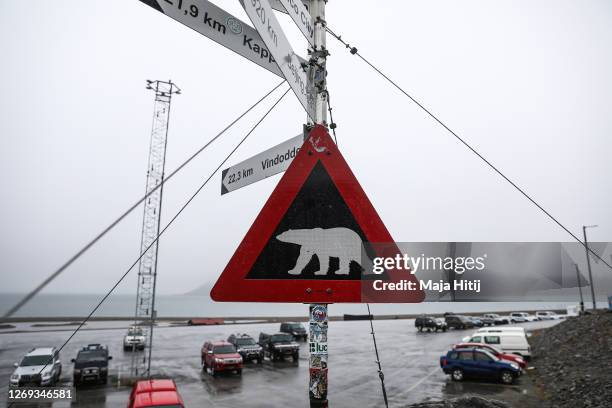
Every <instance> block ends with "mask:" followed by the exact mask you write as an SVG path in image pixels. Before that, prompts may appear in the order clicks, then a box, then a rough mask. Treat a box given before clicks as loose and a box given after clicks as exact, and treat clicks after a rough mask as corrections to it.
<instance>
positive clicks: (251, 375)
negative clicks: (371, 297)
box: [0, 320, 558, 408]
mask: <svg viewBox="0 0 612 408" xmlns="http://www.w3.org/2000/svg"><path fill="white" fill-rule="evenodd" d="M557 323H558V321H547V322H532V323H524V324H521V325H520V326H523V327H525V328H526V329H527V330H528V331H529V330H533V329H537V328H543V327H549V326H551V325H554V324H557ZM108 326H110V327H109V328H108V329H104V330H102V329H99V330H96V329H94V330H92V329H89V330H83V331H81V332H79V333H78V334H77V335H76V336H75V337H74V338H73V339H72V341H71V342H70V343H68V345H66V346H65V347H64V349H63V350H62V352H61V359H62V363H63V370H62V385H65V386H70V385H71V381H72V364H71V363H70V359H71V358H74V357H75V356H76V353H77V351H78V349H79V348H80V347H82V346H83V345H86V344H89V343H102V344H106V345H108V347H109V350H110V354H111V355H112V356H113V360H111V362H110V375H109V377H110V378H109V383H108V384H107V385H106V386H93V385H92V386H87V387H79V388H78V389H77V391H76V396H77V397H76V399H75V400H73V401H72V403H66V402H62V403H60V402H56V403H54V404H52V405H45V406H52V407H68V406H72V407H123V406H126V402H127V399H128V395H129V391H130V389H129V387H127V386H126V385H124V384H123V381H122V378H123V379H125V376H126V375H128V373H129V368H130V364H131V359H132V353H131V352H124V351H123V349H122V338H123V335H124V333H125V329H124V328H117V324H109V325H108ZM68 328H69V327H64V328H63V329H68ZM278 328H279V324H278V323H275V324H241V325H221V326H192V327H185V326H181V327H159V328H157V329H156V330H155V336H154V349H153V363H152V372H153V373H154V374H155V375H156V376H162V377H169V378H173V379H174V380H175V381H176V383H177V385H178V388H179V391H180V393H181V395H182V397H183V399H184V400H185V403H186V406H187V407H218V408H222V407H223V408H225V407H227V408H237V407H266V408H269V407H308V406H309V403H308V348H307V343H305V342H301V346H300V359H299V361H298V362H297V363H294V362H292V361H291V360H288V361H280V362H271V361H268V360H266V361H264V363H263V364H253V363H249V364H247V365H246V367H245V369H244V371H243V373H242V376H237V375H235V374H227V375H225V374H223V375H219V376H217V377H212V376H210V375H209V374H207V373H204V372H203V371H202V369H201V366H200V354H199V353H200V348H201V346H202V344H203V343H204V341H206V340H219V339H226V338H227V337H228V336H229V335H230V334H231V333H236V332H239V333H248V334H250V335H252V336H253V337H255V338H257V337H258V335H259V333H260V332H261V331H264V332H276V331H278ZM374 328H375V331H376V339H377V342H378V347H379V353H380V358H381V362H382V365H383V372H384V375H385V385H386V389H387V394H388V396H389V406H391V407H404V406H407V405H409V404H412V403H416V402H423V401H428V400H438V399H441V398H452V397H458V396H462V395H467V394H470V395H480V396H484V397H488V398H493V399H497V400H501V401H506V402H508V403H510V404H511V405H512V406H521V407H522V408H527V407H531V406H534V407H535V406H538V405H539V404H538V403H539V401H540V400H539V399H538V395H537V391H536V390H535V389H534V387H533V385H532V383H531V379H530V378H529V376H528V375H524V376H522V377H521V378H520V379H519V380H518V381H517V382H516V383H515V384H514V385H511V386H505V385H501V384H498V383H496V382H487V381H475V380H471V381H465V382H462V383H455V382H452V381H451V380H450V379H449V377H448V376H446V375H444V374H443V372H442V370H441V369H440V367H439V357H440V355H442V354H445V352H446V351H447V350H448V348H449V346H450V345H451V344H453V343H456V342H459V341H461V338H463V337H465V336H468V335H470V334H471V333H472V332H473V331H474V330H450V331H448V332H446V333H441V332H440V333H427V332H425V333H418V332H417V330H416V329H415V327H414V320H380V321H374ZM3 332H5V333H2V332H0V395H2V397H1V398H0V406H3V404H6V402H5V397H4V396H5V395H6V392H7V384H8V381H9V377H10V375H11V373H12V371H13V363H15V362H17V361H19V360H20V358H21V357H22V356H23V355H24V354H25V353H26V352H27V351H28V350H30V349H31V348H32V347H42V346H60V345H61V344H63V343H64V341H65V340H66V339H67V338H68V337H69V335H70V332H69V331H55V330H53V329H52V330H50V331H44V332H29V333H6V331H5V330H3ZM328 336H329V340H328V346H329V394H328V399H329V406H330V408H344V407H346V408H349V407H351V408H352V407H364V408H365V407H381V406H384V404H383V399H382V391H381V383H380V379H379V377H378V372H377V365H376V362H375V360H376V357H375V354H374V348H373V343H372V336H371V335H370V327H369V322H367V321H352V322H351V321H339V322H335V321H334V322H330V325H329V333H328ZM137 354H138V353H137ZM15 406H25V405H15ZM30 406H31V405H30Z"/></svg>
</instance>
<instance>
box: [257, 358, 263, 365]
mask: <svg viewBox="0 0 612 408" xmlns="http://www.w3.org/2000/svg"><path fill="white" fill-rule="evenodd" d="M255 361H257V364H261V363H263V358H261V357H260V358H258V359H255Z"/></svg>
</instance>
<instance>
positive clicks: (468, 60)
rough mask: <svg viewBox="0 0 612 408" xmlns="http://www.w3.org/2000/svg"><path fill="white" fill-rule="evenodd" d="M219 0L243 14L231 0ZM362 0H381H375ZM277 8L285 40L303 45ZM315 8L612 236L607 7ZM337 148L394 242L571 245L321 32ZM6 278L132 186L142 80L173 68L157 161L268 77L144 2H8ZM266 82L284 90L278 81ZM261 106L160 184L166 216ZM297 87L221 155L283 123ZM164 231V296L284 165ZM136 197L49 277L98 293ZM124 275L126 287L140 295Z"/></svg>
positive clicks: (292, 124)
mask: <svg viewBox="0 0 612 408" xmlns="http://www.w3.org/2000/svg"><path fill="white" fill-rule="evenodd" d="M215 3H216V4H217V5H219V6H220V7H222V8H225V9H226V10H228V11H229V12H231V13H233V14H235V15H237V16H238V17H240V18H241V19H242V20H244V21H248V18H247V16H246V14H245V13H244V11H242V10H241V8H240V5H239V3H238V1H236V0H217V1H215ZM373 4H375V6H374V7H373V6H372V5H373ZM279 20H280V21H281V24H283V27H284V28H285V29H286V32H287V34H288V36H289V38H290V40H291V42H292V44H293V46H294V48H295V49H296V51H298V53H300V54H301V55H303V56H305V55H306V40H305V39H304V38H303V37H302V35H301V33H300V32H299V31H298V29H297V28H296V27H295V26H294V24H293V22H292V21H291V20H290V18H289V17H288V16H286V15H279ZM327 21H328V24H329V26H330V27H331V28H332V30H334V31H336V32H337V33H339V34H341V35H342V36H343V38H344V39H346V40H347V41H348V42H350V43H351V45H353V46H356V47H357V48H358V49H359V51H360V52H361V53H362V54H363V55H364V56H365V57H366V58H368V59H370V60H371V61H372V62H374V63H375V64H377V65H378V66H380V67H381V69H383V70H384V71H385V72H386V73H387V74H388V75H390V76H391V77H392V78H393V79H395V80H396V81H397V82H398V83H399V84H400V85H401V86H403V87H404V88H405V89H406V90H407V91H408V92H410V93H411V94H412V95H414V96H415V97H416V98H417V99H418V100H420V101H421V102H422V103H423V104H425V105H426V106H427V107H429V108H430V109H431V110H432V111H433V112H435V113H436V114H437V115H439V116H440V118H442V120H443V121H444V122H445V123H447V124H448V125H449V126H450V127H451V128H452V129H453V130H455V131H456V132H457V133H459V134H460V135H461V136H462V137H464V138H465V139H466V140H467V141H468V142H469V143H471V144H472V145H473V146H474V147H476V148H477V149H478V150H479V151H480V152H481V153H482V154H484V155H485V156H486V157H487V158H488V159H490V160H491V161H492V162H493V163H495V164H496V165H497V166H498V167H499V168H500V169H502V170H503V171H504V172H505V173H506V174H507V175H508V176H509V177H510V178H512V179H513V180H514V181H516V182H517V183H518V184H519V185H520V186H522V187H524V189H525V190H526V191H527V192H528V193H530V194H532V195H533V197H534V198H536V200H538V201H539V202H540V203H541V204H542V205H543V206H544V207H545V208H547V209H549V210H550V212H551V213H552V214H554V215H555V216H557V217H558V218H559V220H561V222H563V223H564V224H565V225H567V226H568V227H569V228H570V229H571V230H572V231H573V232H574V233H575V234H577V235H578V236H581V226H582V225H583V224H599V225H600V227H599V228H596V229H592V230H589V234H590V235H589V238H590V240H593V241H611V240H612V214H611V210H610V209H611V208H612V189H611V188H610V186H612V171H611V166H610V157H611V155H612V141H611V140H612V116H611V107H612V76H611V75H610V73H611V72H612V3H610V2H609V1H605V0H602V1H594V0H588V1H580V2H578V1H558V0H554V1H553V0H548V1H544V0H542V1H538V2H533V1H529V0H516V1H496V2H490V1H485V0H471V1H462V2H456V1H451V0H440V1H436V2H431V1H423V0H421V1H405V0H387V1H384V2H365V1H356V0H352V1H347V0H344V1H342V0H331V1H329V3H328V7H327ZM328 45H329V48H330V51H331V57H330V59H329V63H328V71H329V77H328V80H329V91H330V94H331V102H332V106H333V108H334V119H335V120H336V122H337V123H338V129H337V132H338V143H339V147H340V150H341V152H342V153H343V155H344V157H345V158H346V160H347V162H348V163H349V165H350V166H351V167H352V169H353V172H354V173H355V175H356V176H357V178H358V179H359V181H360V182H361V184H362V186H363V188H364V190H365V191H366V193H367V194H368V196H369V198H370V200H371V201H372V203H373V204H374V206H375V207H376V208H377V210H378V212H379V214H380V216H381V218H382V220H383V221H384V222H385V224H386V226H387V228H388V229H389V230H390V232H391V234H392V236H393V237H394V238H395V240H397V241H423V242H430V241H570V240H571V239H570V237H569V236H567V234H566V233H565V232H564V231H562V230H561V229H560V228H559V227H558V226H556V225H555V224H553V223H552V222H551V221H550V220H549V219H547V218H546V217H545V216H544V215H543V214H542V213H541V212H540V211H539V210H538V209H537V208H535V207H534V206H533V205H532V204H530V203H529V202H528V201H527V200H526V199H525V198H524V197H522V196H520V195H519V194H518V193H517V192H516V191H515V190H514V189H513V188H511V187H510V186H509V185H508V184H507V183H506V182H504V181H503V180H502V179H501V178H500V177H499V176H498V175H496V174H494V173H493V172H492V171H491V170H490V169H489V168H487V167H485V165H484V164H483V163H482V162H481V161H480V160H479V159H477V158H476V157H475V156H474V155H473V154H472V153H470V152H468V151H467V149H466V148H465V147H463V146H461V145H460V144H459V143H458V142H457V141H456V140H455V139H454V138H453V137H452V136H451V135H449V134H448V133H447V132H446V131H445V130H444V129H442V128H441V127H440V126H439V125H438V124H436V123H435V122H434V121H433V120H431V119H430V118H429V117H427V116H426V114H425V113H423V112H422V111H421V110H419V109H418V108H417V107H416V106H415V105H414V104H412V103H411V102H410V101H409V100H408V99H407V98H405V97H404V96H403V95H401V94H400V93H399V92H398V91H397V90H395V89H393V88H392V87H391V86H390V85H388V84H387V83H386V82H384V81H383V80H382V79H381V78H380V77H379V76H377V75H376V74H375V73H374V72H373V71H372V70H371V69H370V68H368V67H367V66H366V65H365V64H363V63H361V62H360V61H359V60H358V59H357V58H356V57H355V56H352V55H350V54H349V53H348V52H347V51H346V50H345V49H344V47H342V46H341V45H339V44H338V43H337V42H335V40H333V39H331V38H328ZM0 51H1V55H2V57H1V61H2V63H1V64H0V78H2V97H1V98H0V138H1V147H2V148H1V149H0V172H1V174H2V177H1V178H0V191H1V194H2V200H1V201H0V226H1V228H2V234H0V274H1V275H0V276H1V281H2V283H1V284H0V291H1V292H21V291H27V290H30V289H31V288H33V287H34V286H35V285H37V284H38V283H39V282H40V281H41V280H42V279H44V278H45V277H46V276H47V275H49V274H50V273H51V272H52V271H53V270H55V269H56V268H57V267H58V266H59V265H61V264H62V263H63V262H65V261H66V260H67V259H68V258H69V257H70V256H71V255H73V253H74V252H76V251H77V250H78V249H80V248H81V247H82V246H83V245H84V244H85V243H86V242H87V241H88V240H90V239H91V238H93V237H94V236H95V235H96V234H97V233H98V232H99V231H100V230H101V229H102V228H104V227H105V226H106V225H107V224H108V223H110V222H111V221H112V220H113V219H114V218H115V217H116V216H117V215H119V214H120V213H121V212H122V211H124V210H125V209H126V208H127V207H129V206H130V205H131V204H133V203H134V202H135V201H136V200H137V199H138V198H140V197H141V196H142V195H143V193H144V187H145V174H146V172H145V169H146V163H147V157H148V149H149V136H150V130H151V129H150V126H151V115H152V109H153V94H152V93H151V91H147V90H145V79H161V80H168V79H170V78H171V79H172V80H173V81H175V82H176V83H177V84H178V85H179V86H180V87H181V88H182V89H183V94H182V95H179V96H177V97H175V98H174V100H173V106H172V116H171V119H170V121H171V122H170V133H169V140H168V150H167V162H166V170H167V173H168V172H169V171H171V170H173V169H174V168H176V166H178V165H179V164H180V163H181V162H182V161H183V160H184V159H185V158H186V157H188V156H189V155H191V154H192V153H193V152H194V151H195V150H196V149H197V148H199V147H200V146H202V145H203V144H204V143H205V142H206V141H208V140H209V139H210V138H212V137H213V136H214V135H215V134H216V133H217V132H218V131H219V130H221V129H222V128H224V127H225V126H226V125H227V124H228V123H229V122H230V121H231V120H233V118H234V117H236V116H237V115H238V114H239V113H240V112H242V111H243V110H244V109H246V108H247V107H248V106H250V105H251V104H252V103H253V102H254V101H256V100H257V99H259V97H261V96H262V95H263V94H264V93H266V92H267V91H268V90H269V89H271V88H272V87H273V86H274V85H275V84H277V83H278V82H279V78H278V77H276V76H275V75H273V74H271V73H269V72H268V71H266V70H264V69H262V68H260V67H258V66H256V65H255V64H253V63H251V62H249V61H247V60H245V59H243V58H242V57H240V56H238V55H236V54H234V53H232V52H231V51H229V50H227V49H225V48H223V47H221V46H220V45H217V44H216V43H213V42H212V41H210V40H209V39H207V38H205V37H202V36H200V35H199V34H197V33H195V32H194V31H192V30H190V29H188V28H187V27H184V26H182V25H181V24H179V23H177V22H176V21H174V20H171V19H170V18H168V17H166V16H164V15H162V14H161V13H158V12H156V11H155V10H153V9H151V8H149V7H147V6H145V5H143V4H142V3H140V2H139V1H137V0H130V1H128V0H108V1H102V0H89V1H77V0H61V1H60V0H57V1H53V2H50V1H45V0H37V1H28V2H25V1H21V0H0ZM276 95H280V93H277V94H276ZM271 103H272V100H270V102H268V104H264V105H263V106H262V107H261V108H259V109H258V110H257V111H256V112H254V113H253V114H251V115H249V116H248V118H247V119H246V120H244V121H242V122H241V123H240V125H239V126H237V127H236V128H234V129H232V131H231V132H229V133H228V134H226V135H225V136H223V137H222V139H221V140H220V141H219V142H218V143H215V144H214V145H213V146H212V147H211V148H209V149H207V150H206V151H205V152H204V153H203V154H202V155H201V156H200V157H199V158H198V159H197V161H195V162H194V163H192V164H191V165H190V166H189V167H188V168H187V169H185V170H184V171H182V172H181V173H179V175H177V177H176V178H175V179H173V180H172V181H170V182H169V184H168V185H167V186H166V187H165V190H164V200H165V201H164V206H163V220H162V225H165V223H166V222H167V221H168V220H169V219H170V218H171V217H172V216H173V215H174V214H175V212H176V211H177V210H178V208H180V206H181V205H182V204H183V203H184V202H185V200H186V199H187V198H188V197H189V196H190V195H191V194H192V193H193V192H194V191H195V189H196V188H197V187H198V186H199V185H200V184H201V183H202V181H203V180H204V179H205V178H207V177H208V175H209V174H210V172H211V171H212V170H213V169H215V168H216V167H217V166H218V164H219V163H220V161H221V160H222V159H223V158H224V157H225V155H226V154H227V153H228V152H229V151H230V150H231V149H232V148H233V146H234V145H235V144H236V143H237V142H238V141H239V140H240V139H241V138H242V137H243V135H244V134H245V132H246V131H247V130H248V129H249V128H250V126H252V124H253V123H254V122H256V121H257V120H258V119H259V117H260V116H261V114H262V113H263V112H264V111H265V110H266V109H267V107H268V106H270V104H271ZM305 116H306V115H305V113H304V111H303V109H302V107H301V105H300V104H299V103H298V101H297V99H296V98H295V97H294V95H293V94H288V95H287V97H286V98H285V100H284V101H283V102H282V103H281V104H280V105H279V106H278V108H277V109H276V110H275V111H274V112H273V113H272V114H271V115H270V116H269V117H268V119H266V121H265V122H264V123H263V124H262V125H261V126H260V128H259V129H258V130H257V131H256V132H255V133H254V134H253V135H252V136H251V138H250V139H249V140H248V141H247V142H246V143H245V144H244V145H243V146H242V147H241V148H240V149H239V150H238V151H237V153H236V154H235V156H233V157H232V159H231V160H230V161H229V162H228V165H229V164H234V163H237V162H239V161H241V160H243V159H245V158H248V157H250V156H252V155H254V154H256V153H258V152H260V151H262V150H265V149H267V148H269V147H271V146H273V145H275V144H277V143H280V142H282V141H284V140H286V139H288V138H290V137H292V136H294V135H295V134H297V133H298V132H299V131H300V130H301V127H302V123H303V122H304V120H305ZM220 177H221V176H220V175H217V176H216V177H215V178H214V179H213V181H211V183H210V184H209V185H208V186H207V187H206V188H205V189H204V190H203V191H202V193H201V194H200V195H199V196H198V198H197V199H196V200H195V201H194V202H193V203H192V205H190V207H189V208H188V209H187V210H186V211H185V212H184V213H183V214H182V215H181V217H180V218H179V219H178V220H177V222H176V223H175V225H173V227H172V228H171V229H169V230H168V232H167V233H166V234H165V235H164V237H163V238H162V239H161V241H160V251H159V256H160V258H159V280H158V285H157V288H158V291H159V292H160V293H166V294H175V293H184V292H187V291H190V290H192V289H194V288H195V287H197V286H199V285H201V284H206V283H207V282H210V281H214V280H215V279H216V278H217V276H218V274H219V273H220V272H221V271H222V270H223V268H224V266H225V264H226V263H227V261H228V260H229V258H230V257H231V255H232V254H233V253H234V250H235V249H236V247H237V246H238V244H239V242H240V240H241V239H242V238H243V236H244V234H245V232H246V231H247V229H248V228H249V226H250V225H251V223H252V222H253V220H254V219H255V217H256V215H257V213H258V212H259V210H260V209H261V208H262V207H263V205H264V203H265V200H266V198H267V197H268V195H269V194H270V193H271V191H272V189H273V188H274V186H275V185H276V183H277V182H278V180H279V177H280V176H275V177H271V178H270V179H268V180H265V181H262V182H259V183H257V184H255V185H252V186H249V187H246V188H243V189H241V190H238V191H235V192H232V193H230V194H227V195H224V196H223V197H221V196H220V185H219V184H220ZM141 222H142V209H138V210H137V211H135V212H134V213H133V214H132V215H131V216H130V217H129V218H128V219H127V220H126V221H125V222H123V223H122V224H121V225H120V226H119V227H118V228H117V229H115V230H114V231H113V232H112V233H111V234H109V235H108V236H107V237H105V238H104V239H103V241H101V242H100V243H99V244H98V245H96V246H95V248H93V249H92V250H91V251H90V252H88V253H87V254H86V256H84V257H83V258H81V259H80V260H79V261H78V262H76V263H75V264H74V265H73V266H72V267H71V268H70V269H69V270H67V271H66V272H65V273H64V274H63V275H62V277H61V278H60V279H58V280H57V281H55V282H54V283H52V284H51V285H50V286H49V288H48V289H47V290H46V291H47V292H53V293H65V292H68V293H84V292H85V293H100V292H103V291H106V290H107V289H108V288H110V287H111V286H112V285H113V283H114V281H115V280H116V279H117V278H118V277H119V276H121V275H122V274H123V272H124V271H125V269H126V268H127V267H128V266H129V265H130V264H131V263H132V262H133V261H134V260H135V258H136V257H137V256H138V251H139V247H140V227H141ZM135 275H136V270H134V271H133V272H132V274H131V275H130V276H129V277H128V278H127V279H126V281H125V282H124V283H123V284H122V285H121V286H120V288H119V289H118V291H119V292H121V293H133V292H135V286H136V278H135Z"/></svg>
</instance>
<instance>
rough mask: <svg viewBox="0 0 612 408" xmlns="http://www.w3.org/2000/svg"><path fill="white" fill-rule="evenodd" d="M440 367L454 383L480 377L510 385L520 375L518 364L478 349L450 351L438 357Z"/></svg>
mask: <svg viewBox="0 0 612 408" xmlns="http://www.w3.org/2000/svg"><path fill="white" fill-rule="evenodd" d="M440 367H442V370H443V371H444V373H445V374H450V376H451V378H452V379H453V380H454V381H462V380H463V379H464V378H466V377H480V378H486V379H493V380H499V381H501V382H503V383H504V384H512V383H513V382H514V380H515V379H516V378H517V377H518V376H520V375H521V368H520V367H519V366H518V364H516V363H513V362H510V361H506V360H500V359H499V358H497V357H495V356H494V355H493V354H491V353H490V352H488V351H487V350H483V349H479V348H466V349H460V350H450V351H449V352H448V353H446V355H445V356H441V357H440Z"/></svg>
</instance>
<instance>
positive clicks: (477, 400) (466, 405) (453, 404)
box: [410, 396, 510, 408]
mask: <svg viewBox="0 0 612 408" xmlns="http://www.w3.org/2000/svg"><path fill="white" fill-rule="evenodd" d="M509 407H510V406H509V405H507V404H505V403H503V402H500V401H496V400H489V399H485V398H481V397H475V396H472V397H462V398H456V399H453V400H447V401H438V402H424V403H422V404H415V405H411V406H410V408H509Z"/></svg>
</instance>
